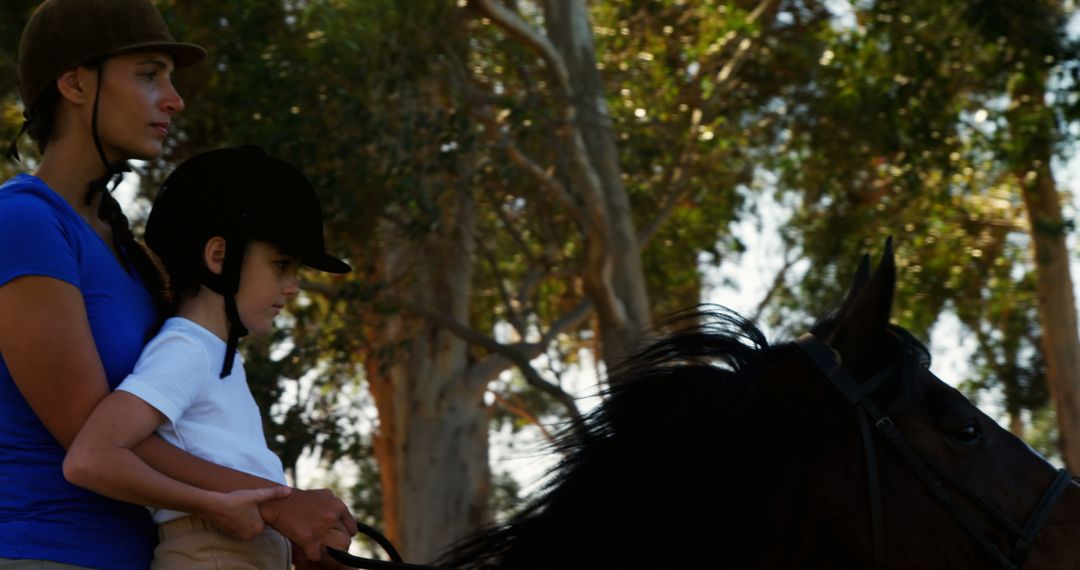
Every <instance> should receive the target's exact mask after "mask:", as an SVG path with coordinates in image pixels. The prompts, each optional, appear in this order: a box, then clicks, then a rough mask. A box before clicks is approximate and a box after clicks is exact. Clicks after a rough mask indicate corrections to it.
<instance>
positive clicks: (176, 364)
mask: <svg viewBox="0 0 1080 570" xmlns="http://www.w3.org/2000/svg"><path fill="white" fill-rule="evenodd" d="M209 362H210V357H209V355H208V354H207V352H206V348H205V347H204V346H203V345H202V344H201V343H200V342H198V340H196V339H192V338H188V337H186V336H184V335H180V334H169V333H165V334H162V335H160V336H158V337H157V338H155V339H153V340H151V341H150V343H149V344H147V345H146V348H145V349H143V353H142V355H141V356H140V357H139V361H138V362H137V363H135V370H134V371H132V373H131V374H130V375H129V376H128V377H127V378H125V379H124V381H123V382H121V383H120V385H119V386H117V387H116V389H117V390H123V391H125V392H129V393H131V394H133V395H134V396H135V397H137V398H139V399H140V400H142V401H144V402H146V403H147V404H150V405H151V406H153V407H154V408H156V409H157V410H158V411H159V412H161V413H162V414H163V415H164V416H165V417H167V418H168V419H169V422H171V423H176V421H177V420H178V419H179V418H180V416H181V415H183V413H184V411H185V410H187V409H188V408H189V407H191V405H192V404H193V403H195V402H196V401H197V400H198V398H199V395H200V394H201V393H202V391H203V383H204V382H206V381H207V375H206V374H205V372H204V371H205V370H206V369H207V368H208V367H209Z"/></svg>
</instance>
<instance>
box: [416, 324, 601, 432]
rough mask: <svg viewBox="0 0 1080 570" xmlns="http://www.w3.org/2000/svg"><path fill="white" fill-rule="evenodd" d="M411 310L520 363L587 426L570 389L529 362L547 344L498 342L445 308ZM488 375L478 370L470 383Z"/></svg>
mask: <svg viewBox="0 0 1080 570" xmlns="http://www.w3.org/2000/svg"><path fill="white" fill-rule="evenodd" d="M409 310H410V311H411V312H413V313H415V314H417V315H420V316H422V317H424V318H427V319H430V320H431V321H433V322H435V323H436V324H438V325H439V326H442V327H444V328H446V329H447V330H449V331H451V332H453V333H454V334H456V335H457V336H458V337H460V338H462V339H463V340H465V341H467V342H469V343H471V344H475V345H478V346H482V347H484V348H487V349H488V350H490V351H491V352H493V353H495V354H497V355H500V356H502V357H503V358H504V359H506V360H508V361H510V362H511V363H513V364H514V365H516V366H517V367H518V370H520V371H521V373H522V375H523V376H524V377H525V381H526V382H527V383H528V384H529V385H530V386H533V387H534V388H537V389H538V390H540V391H542V392H544V393H545V394H548V395H549V396H551V397H552V398H555V400H556V401H558V402H560V403H561V404H562V405H563V406H565V407H566V410H567V412H568V413H569V414H570V417H571V419H572V420H573V422H574V425H575V426H576V427H578V428H581V427H583V426H584V419H583V418H582V416H581V412H580V411H579V410H578V408H577V404H576V403H574V398H573V396H571V395H570V394H568V393H566V391H564V390H563V389H562V388H560V387H559V386H557V385H555V384H552V383H551V382H548V381H547V380H544V378H543V377H542V376H540V373H539V372H537V370H536V368H534V367H533V365H532V363H531V362H529V361H530V360H532V358H535V356H532V357H530V354H531V353H534V352H535V354H536V355H539V354H540V353H542V352H543V347H540V345H537V344H528V343H519V344H516V345H506V344H502V343H501V342H498V341H496V340H495V339H493V338H491V337H488V336H487V335H485V334H482V333H480V332H477V331H475V330H473V329H471V328H469V327H467V326H465V325H463V324H461V323H460V322H458V321H457V320H456V319H454V318H453V317H451V316H449V315H447V314H445V313H443V312H441V311H438V310H435V309H432V308H428V307H420V306H410V307H409ZM538 348H539V350H538ZM484 364H488V366H486V367H484V368H492V366H491V365H492V364H495V363H493V362H491V361H488V362H486V363H484ZM481 366H482V365H480V364H478V365H474V368H477V367H481ZM505 368H506V367H505V366H503V367H502V369H505ZM486 372H488V373H490V370H487V371H486ZM484 376H486V377H480V375H478V374H477V375H473V374H471V375H470V384H472V386H470V387H474V388H478V389H479V388H483V387H486V386H487V382H488V380H489V378H490V377H491V376H487V375H486V374H485V375H484Z"/></svg>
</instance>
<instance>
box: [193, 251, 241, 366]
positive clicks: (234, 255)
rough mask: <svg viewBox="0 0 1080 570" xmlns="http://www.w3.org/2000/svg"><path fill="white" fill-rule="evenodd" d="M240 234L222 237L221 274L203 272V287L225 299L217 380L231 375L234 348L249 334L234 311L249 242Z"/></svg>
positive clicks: (208, 271) (234, 354)
mask: <svg viewBox="0 0 1080 570" xmlns="http://www.w3.org/2000/svg"><path fill="white" fill-rule="evenodd" d="M243 234H244V232H243V231H242V230H233V231H230V232H229V235H227V236H225V261H224V263H223V264H222V268H221V273H220V274H215V273H211V272H210V270H208V269H205V267H204V269H203V285H206V288H207V289H210V290H211V291H213V292H215V293H217V294H219V295H221V296H222V297H224V298H225V317H226V319H227V320H228V326H229V338H228V340H227V341H226V342H225V360H224V361H223V362H222V363H221V374H220V375H219V376H218V378H225V377H226V376H228V375H229V374H231V373H232V368H233V362H234V360H235V359H236V346H237V344H239V342H240V338H241V337H244V336H247V334H248V330H247V327H245V326H244V323H243V322H241V321H240V312H239V311H238V310H237V308H236V293H237V292H238V291H239V290H240V271H241V268H242V266H243V262H244V252H245V251H246V250H247V241H248V240H247V238H246V237H243Z"/></svg>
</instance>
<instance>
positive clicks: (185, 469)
mask: <svg viewBox="0 0 1080 570" xmlns="http://www.w3.org/2000/svg"><path fill="white" fill-rule="evenodd" d="M155 411H156V410H155ZM134 451H135V453H136V454H137V455H138V456H139V457H140V458H142V460H143V461H145V462H146V463H148V464H149V465H150V466H151V467H153V468H154V469H156V470H157V471H159V472H161V473H164V474H165V475H168V476H169V477H172V478H173V479H176V480H178V481H183V482H184V483H187V484H189V485H194V486H196V487H199V488H202V489H208V490H211V491H218V492H228V491H231V490H234V489H260V488H270V487H275V486H277V485H278V483H275V482H273V481H270V480H268V479H263V478H261V477H257V476H255V475H251V474H248V473H243V472H241V471H236V470H234V469H229V468H227V467H222V466H220V465H217V464H216V463H211V462H209V461H206V460H203V459H200V458H198V457H195V456H193V455H191V454H189V453H187V452H186V451H184V450H182V449H179V448H177V447H175V446H173V445H171V444H169V443H168V442H166V441H165V440H163V439H161V438H160V437H157V436H156V435H154V436H151V437H149V438H147V439H146V440H145V441H143V442H142V443H140V444H138V445H137V446H136V447H135V448H134ZM259 510H260V511H261V513H262V517H263V520H265V521H266V523H267V524H268V525H270V526H271V527H273V528H274V529H275V530H277V531H278V532H280V533H281V534H283V535H285V537H286V538H288V539H289V540H291V541H293V543H295V544H296V546H298V547H299V548H300V549H302V550H303V551H304V554H305V555H306V556H307V558H308V559H310V560H317V561H322V560H323V558H324V557H323V556H322V547H323V546H331V547H334V548H337V549H339V550H348V548H349V544H350V543H351V537H352V536H353V535H354V534H356V532H357V530H356V519H354V518H353V516H352V514H351V513H350V512H349V509H348V508H347V507H346V506H345V504H344V503H342V502H341V500H340V499H338V498H337V497H335V496H334V494H333V493H332V492H330V491H329V490H328V489H315V490H307V491H305V490H302V489H293V490H292V492H291V493H290V494H289V495H288V496H287V497H285V498H283V499H276V500H271V501H266V502H263V503H261V504H260V505H259ZM325 560H328V561H329V560H330V558H329V557H325ZM331 567H340V568H344V567H343V566H337V565H336V563H335V564H333V565H332V566H331Z"/></svg>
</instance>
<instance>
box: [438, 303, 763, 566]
mask: <svg viewBox="0 0 1080 570" xmlns="http://www.w3.org/2000/svg"><path fill="white" fill-rule="evenodd" d="M659 328H660V329H661V330H666V331H673V332H669V333H667V334H665V335H664V336H662V337H661V338H659V340H656V341H654V342H653V343H652V344H650V345H649V346H648V347H647V348H645V349H644V350H643V351H641V352H639V353H638V354H636V355H634V356H632V357H630V358H628V359H627V360H626V361H625V362H623V363H622V364H621V365H619V366H617V367H616V368H614V369H613V370H612V371H611V373H610V374H609V378H608V383H609V386H610V388H609V389H608V390H606V392H605V396H606V397H605V400H604V402H603V403H602V404H601V405H600V406H598V407H597V408H596V409H594V410H593V411H592V412H590V413H589V414H588V415H587V416H586V418H585V422H584V428H583V429H581V428H578V429H567V430H565V431H564V432H562V434H561V436H560V437H559V438H558V440H557V444H556V445H557V448H558V449H559V451H561V452H562V454H563V459H562V460H561V461H560V462H559V463H558V465H557V466H556V467H555V468H554V469H553V470H552V471H551V472H550V473H549V476H548V480H547V482H546V484H545V485H544V487H543V488H542V489H541V491H540V492H539V494H538V496H537V497H536V498H535V499H534V500H532V501H531V503H530V504H529V505H528V506H527V507H525V508H524V509H523V510H522V511H521V512H520V513H519V514H517V515H516V516H515V517H514V518H512V519H511V520H510V521H508V522H507V523H505V524H501V525H497V526H494V527H492V528H489V529H487V530H486V531H483V532H481V533H479V534H477V535H475V536H473V537H471V538H470V539H468V540H466V541H464V542H463V543H460V544H459V545H457V546H456V547H455V548H454V549H453V550H451V551H450V552H448V553H447V554H446V555H445V556H444V557H443V558H442V560H441V564H442V565H445V566H448V567H453V568H492V567H496V566H497V565H498V564H499V563H500V562H501V563H502V564H505V565H506V567H514V568H531V567H537V568H540V567H549V568H550V567H559V566H561V567H569V566H571V565H573V566H575V567H586V565H585V564H584V563H583V562H584V561H583V560H582V559H581V556H582V555H583V553H582V551H581V549H580V548H578V547H575V546H573V541H574V540H576V539H580V538H581V537H575V536H574V535H575V533H586V534H588V533H602V532H605V531H604V529H599V528H591V527H590V526H589V524H588V522H589V521H587V520H574V519H575V518H577V519H581V518H585V519H587V518H588V517H589V515H590V512H591V513H593V514H599V513H601V512H603V511H604V510H605V509H626V508H627V505H626V503H630V504H633V505H635V507H634V511H635V512H636V513H638V514H639V515H640V518H639V519H638V520H637V522H630V521H627V523H628V524H630V526H631V527H633V526H635V525H636V526H637V527H638V529H641V528H645V527H647V526H648V525H650V524H653V523H655V524H666V525H679V524H690V523H688V522H685V521H686V520H687V519H690V520H692V519H693V518H694V517H693V516H689V517H686V518H684V519H683V520H680V519H679V517H680V516H684V517H685V515H686V513H681V514H680V513H679V512H678V511H677V510H668V511H665V512H664V513H662V514H661V513H659V512H657V513H655V516H659V517H664V518H667V519H668V520H649V517H650V516H652V515H650V513H651V512H653V511H654V510H655V507H656V505H651V504H648V500H647V499H643V498H642V497H644V494H636V493H635V489H634V488H625V485H623V484H622V483H623V482H624V480H625V479H626V478H627V475H628V474H633V475H634V476H635V477H637V478H638V479H641V478H642V477H645V478H647V479H648V480H650V481H651V482H650V486H654V489H653V490H654V492H655V491H656V490H658V489H659V490H660V492H663V489H664V488H665V486H672V485H675V486H678V485H680V484H700V483H702V479H703V478H704V477H705V476H704V475H703V474H702V473H700V472H694V471H693V468H692V467H687V468H686V469H684V468H683V467H682V466H681V464H682V463H684V462H689V461H690V459H688V458H690V457H701V455H702V454H703V453H705V452H706V450H703V449H702V448H701V447H700V445H701V441H700V437H701V436H703V435H708V436H710V437H717V438H721V439H734V438H738V437H740V435H742V434H740V433H739V430H738V426H737V425H728V422H729V421H731V418H732V417H733V412H735V411H736V410H738V409H739V407H740V405H741V402H742V401H743V400H744V398H745V394H746V392H747V390H748V388H749V386H750V379H751V378H753V377H755V376H757V375H758V368H759V367H760V366H762V365H763V364H764V362H765V361H766V360H769V361H773V360H774V359H772V358H769V359H766V358H765V357H766V356H767V355H769V354H770V353H772V352H773V351H774V349H773V348H772V347H770V345H769V343H768V341H767V340H766V338H765V336H764V335H763V334H762V333H761V331H760V330H758V328H757V327H756V326H754V324H753V323H751V322H750V321H748V320H746V319H745V318H743V317H741V316H739V315H738V314H736V313H734V312H732V311H730V310H727V309H724V308H722V307H716V306H700V307H695V308H693V309H689V310H686V311H683V312H680V313H677V314H675V315H673V316H672V317H670V318H668V319H666V320H665V321H664V322H663V323H662V324H661V326H660V327H659ZM710 441H711V440H710ZM716 445H717V448H721V446H723V445H724V442H723V441H717V442H716ZM698 461H699V462H700V459H699V460H698ZM706 463H707V461H706ZM716 479H717V481H718V482H719V484H723V483H722V481H720V479H722V477H720V478H716ZM710 480H711V479H710ZM643 490H644V489H638V491H643ZM582 497H587V498H588V501H589V502H590V504H591V505H592V506H591V507H590V509H592V510H591V511H588V510H587V511H586V512H585V514H584V515H581V514H579V515H578V516H577V517H572V516H570V515H569V511H570V510H572V508H567V507H570V506H571V505H574V504H577V506H578V507H579V510H580V507H581V499H582ZM669 502H670V501H669ZM698 506H700V505H698ZM690 507H691V506H681V507H680V506H679V505H675V507H674V509H678V508H690ZM687 512H689V511H687ZM564 513H565V514H564ZM549 525H558V526H559V528H548V526H549ZM613 532H626V529H622V530H617V531H613ZM631 534H632V533H631ZM552 536H561V537H564V538H565V540H563V541H556V542H550V541H551V540H552V539H551V538H550V537H552ZM541 537H548V538H547V539H544V538H541ZM541 540H548V541H549V542H548V543H544V544H540V543H539V542H538V541H541ZM624 540H632V536H627V537H626V538H625V539H624ZM533 543H535V544H533ZM511 547H514V548H513V550H514V551H515V552H516V551H521V550H526V551H530V552H531V559H530V560H526V559H520V560H518V559H516V558H515V559H514V560H508V559H506V558H505V556H506V555H507V554H508V553H510V551H511ZM658 547H661V546H660V545H653V547H652V548H658ZM545 549H546V550H547V551H549V552H551V551H554V552H559V551H560V549H562V550H563V552H562V556H563V557H566V558H553V559H549V560H547V561H546V562H545V561H543V560H537V559H535V556H536V553H537V552H541V551H544V550H545ZM523 556H525V555H523ZM570 559H574V560H575V562H574V563H573V564H567V563H560V562H556V561H557V560H566V561H567V562H568V561H569V560H570ZM604 560H607V561H609V562H612V565H615V564H614V563H613V561H612V560H611V559H604ZM553 564H554V565H553Z"/></svg>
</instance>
